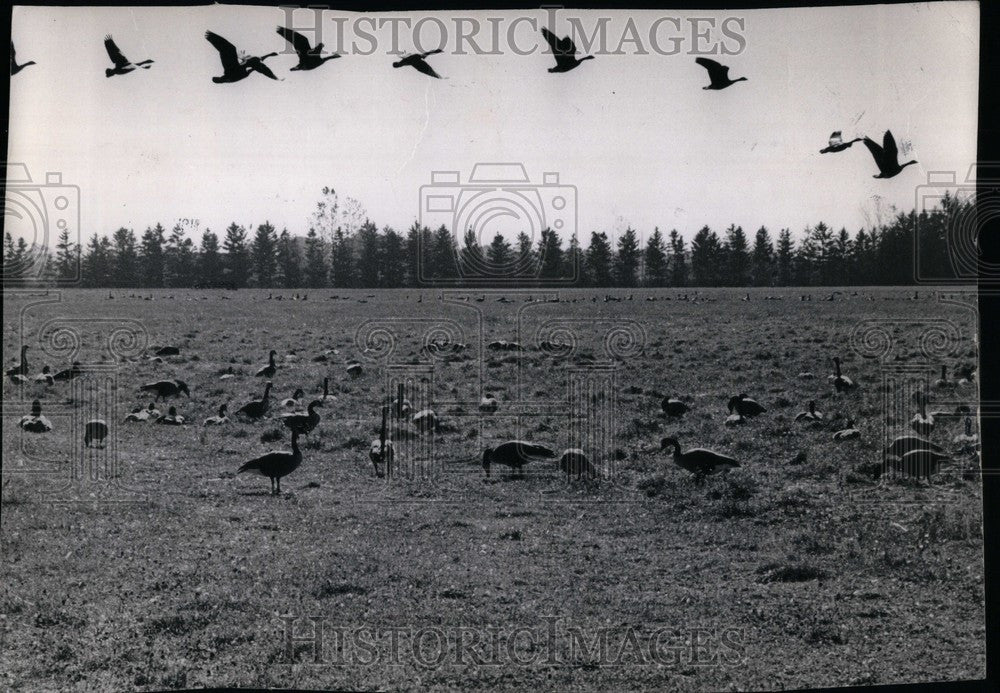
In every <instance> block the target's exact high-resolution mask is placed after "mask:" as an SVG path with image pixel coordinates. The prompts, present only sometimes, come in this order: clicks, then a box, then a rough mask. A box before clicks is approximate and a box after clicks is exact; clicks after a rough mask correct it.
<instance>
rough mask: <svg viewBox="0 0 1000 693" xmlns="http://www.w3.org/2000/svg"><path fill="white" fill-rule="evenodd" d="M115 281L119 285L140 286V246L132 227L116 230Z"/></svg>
mask: <svg viewBox="0 0 1000 693" xmlns="http://www.w3.org/2000/svg"><path fill="white" fill-rule="evenodd" d="M113 283H114V285H115V286H117V287H137V286H139V248H138V244H137V242H136V240H135V232H134V231H132V229H126V228H124V227H122V228H120V229H118V230H117V231H115V235H114V279H113Z"/></svg>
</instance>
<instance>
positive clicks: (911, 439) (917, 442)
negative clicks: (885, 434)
mask: <svg viewBox="0 0 1000 693" xmlns="http://www.w3.org/2000/svg"><path fill="white" fill-rule="evenodd" d="M914 450H931V451H933V452H937V453H944V448H942V447H941V446H940V445H937V444H935V443H932V442H931V441H929V440H925V439H924V438H921V437H920V436H913V435H905V436H899V437H898V438H896V439H895V440H893V441H892V442H891V443H889V445H887V446H886V448H885V454H886V455H887V456H888V455H894V456H895V457H902V456H903V455H905V454H906V453H908V452H913V451H914Z"/></svg>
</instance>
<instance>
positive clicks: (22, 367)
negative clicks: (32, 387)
mask: <svg viewBox="0 0 1000 693" xmlns="http://www.w3.org/2000/svg"><path fill="white" fill-rule="evenodd" d="M4 375H6V376H7V377H8V378H12V377H14V376H15V375H21V376H25V377H26V376H27V375H28V345H27V344H22V345H21V360H20V361H18V362H17V363H15V364H14V365H13V366H11V367H10V368H8V369H7V370H6V371H4Z"/></svg>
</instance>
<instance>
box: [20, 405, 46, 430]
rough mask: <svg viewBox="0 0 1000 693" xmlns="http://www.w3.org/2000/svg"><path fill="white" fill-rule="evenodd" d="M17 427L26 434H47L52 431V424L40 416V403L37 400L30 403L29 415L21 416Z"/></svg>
mask: <svg viewBox="0 0 1000 693" xmlns="http://www.w3.org/2000/svg"><path fill="white" fill-rule="evenodd" d="M17 425H18V426H19V427H20V428H21V430H23V431H27V432H28V433H48V432H49V431H51V430H52V422H50V421H49V420H48V419H47V418H45V417H44V416H42V403H41V402H39V401H38V400H37V399H36V400H35V401H34V402H32V403H31V413H30V414H26V415H24V416H22V417H21V420H20V421H18V422H17Z"/></svg>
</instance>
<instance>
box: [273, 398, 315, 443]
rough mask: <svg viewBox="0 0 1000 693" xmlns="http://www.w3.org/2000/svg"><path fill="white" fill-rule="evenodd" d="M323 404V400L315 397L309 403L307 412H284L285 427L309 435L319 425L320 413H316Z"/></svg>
mask: <svg viewBox="0 0 1000 693" xmlns="http://www.w3.org/2000/svg"><path fill="white" fill-rule="evenodd" d="M322 406H323V402H322V400H318V399H314V400H313V401H312V402H310V403H309V407H308V410H307V411H306V412H305V413H303V412H293V413H290V414H282V415H281V423H282V424H284V426H285V428H287V429H288V430H290V431H292V432H293V433H301V434H302V435H308V434H309V433H310V432H312V430H313V429H314V428H316V426H317V425H319V414H317V413H316V407H322Z"/></svg>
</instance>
